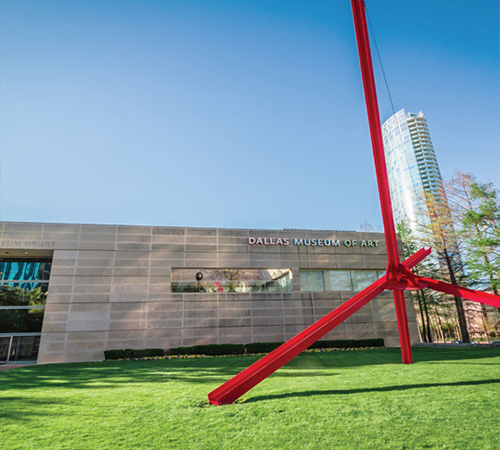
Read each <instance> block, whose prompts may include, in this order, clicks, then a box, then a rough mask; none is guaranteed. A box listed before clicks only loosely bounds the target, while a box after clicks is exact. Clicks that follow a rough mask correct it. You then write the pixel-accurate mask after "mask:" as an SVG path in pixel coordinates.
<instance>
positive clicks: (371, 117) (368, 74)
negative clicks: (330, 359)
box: [351, 0, 399, 278]
mask: <svg viewBox="0 0 500 450" xmlns="http://www.w3.org/2000/svg"><path fill="white" fill-rule="evenodd" d="M351 5H352V13H353V17H354V28H355V30H356V40H357V43H358V53H359V62H360V64H361V75H362V78H363V88H364V91H365V100H366V110H367V112H368V123H369V125H370V135H371V140H372V148H373V158H374V159H375V172H376V174H377V184H378V191H379V198H380V206H381V207H382V220H383V222H384V232H385V243H386V246H387V256H388V258H389V267H390V268H391V269H393V270H397V269H396V268H397V266H398V264H399V254H398V245H397V240H396V230H395V228H394V217H393V215H392V205H391V195H390V193H389V180H388V178H387V167H386V165H385V154H384V144H383V141H382V131H381V127H380V117H379V111H378V101H377V91H376V89H375V77H374V75H373V66H372V57H371V52H370V41H369V39H368V28H367V25H366V16H365V11H364V8H365V4H364V1H363V0H351ZM387 276H388V277H389V278H390V274H389V273H388V274H387Z"/></svg>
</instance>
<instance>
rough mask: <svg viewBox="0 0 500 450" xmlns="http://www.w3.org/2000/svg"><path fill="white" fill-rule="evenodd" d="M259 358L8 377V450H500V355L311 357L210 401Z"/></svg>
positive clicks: (45, 370)
mask: <svg viewBox="0 0 500 450" xmlns="http://www.w3.org/2000/svg"><path fill="white" fill-rule="evenodd" d="M256 359H257V357H230V358H213V359H190V360H170V361H169V360H161V361H119V362H118V361H117V362H104V363H85V364H57V365H41V366H31V367H25V368H21V369H14V370H8V371H4V372H0V448H1V449H2V450H8V449H51V450H57V449H71V450H78V449H92V450H103V449H134V450H136V449H148V450H150V449H165V448H179V449H236V450H240V449H259V450H262V449H300V450H304V449H337V448H338V449H351V448H352V449H377V450H378V449H417V448H418V449H420V448H439V449H442V448H448V449H449V448H453V449H460V450H463V449H473V450H480V449H494V450H498V449H499V448H500V434H499V429H500V349H478V348H464V349H427V348H425V349H424V348H415V349H414V359H415V361H416V362H415V363H414V364H412V365H402V364H400V363H399V362H400V354H399V349H380V350H358V351H346V352H330V353H309V354H302V355H300V356H299V357H297V358H296V359H295V360H293V361H292V362H291V363H290V364H288V365H287V366H286V367H284V368H282V369H280V370H279V371H278V372H276V373H275V374H274V375H272V376H271V377H270V378H268V379H267V380H265V381H264V382H262V383H261V384H260V385H258V386H257V387H255V388H254V389H253V390H251V391H249V392H248V393H247V394H246V395H244V397H243V401H241V402H240V403H238V404H234V405H227V406H220V407H217V406H208V403H207V397H206V395H207V393H208V392H210V391H211V390H213V389H214V388H216V387H217V386H218V385H219V384H221V383H222V382H224V381H226V380H227V379H228V378H229V377H230V376H231V375H233V374H236V373H237V372H238V371H240V370H241V369H243V368H245V367H247V366H248V365H249V364H250V363H252V362H254V361H255V360H256Z"/></svg>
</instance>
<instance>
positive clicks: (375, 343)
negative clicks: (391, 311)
mask: <svg viewBox="0 0 500 450" xmlns="http://www.w3.org/2000/svg"><path fill="white" fill-rule="evenodd" d="M383 346H384V340H383V339H379V338H374V339H337V340H334V341H317V342H315V343H314V344H312V345H311V346H310V347H309V348H360V347H383Z"/></svg>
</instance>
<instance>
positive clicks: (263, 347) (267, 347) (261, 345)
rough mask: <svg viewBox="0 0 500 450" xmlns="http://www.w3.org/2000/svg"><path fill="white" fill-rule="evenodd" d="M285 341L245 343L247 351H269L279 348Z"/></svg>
mask: <svg viewBox="0 0 500 450" xmlns="http://www.w3.org/2000/svg"><path fill="white" fill-rule="evenodd" d="M281 344H283V342H252V343H251V344H245V347H246V349H247V353H269V352H272V351H273V350H275V349H277V348H278V347H279V346H280V345H281Z"/></svg>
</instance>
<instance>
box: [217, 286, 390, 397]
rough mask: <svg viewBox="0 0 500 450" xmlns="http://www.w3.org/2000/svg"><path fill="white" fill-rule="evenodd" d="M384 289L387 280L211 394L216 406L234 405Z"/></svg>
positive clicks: (359, 295) (370, 288)
mask: <svg viewBox="0 0 500 450" xmlns="http://www.w3.org/2000/svg"><path fill="white" fill-rule="evenodd" d="M384 289H385V276H384V277H382V278H380V279H379V280H377V281H375V282H374V283H372V284H371V285H370V286H368V287H367V288H366V289H363V290H362V291H361V292H360V293H359V294H357V295H355V296H354V297H352V298H351V299H350V300H348V301H346V302H345V303H344V304H342V305H341V306H339V307H338V308H336V309H335V310H333V311H332V312H331V313H329V314H327V315H326V316H324V317H323V318H321V319H320V320H318V321H317V322H315V323H313V324H312V325H311V326H309V327H308V328H306V329H305V330H304V331H302V332H300V333H299V334H298V335H297V336H295V337H293V338H292V339H290V340H289V341H287V342H285V343H284V344H283V345H281V346H280V347H278V348H277V349H276V350H274V351H272V352H271V353H269V354H267V355H266V356H264V357H263V358H261V359H260V360H259V361H257V362H256V363H254V364H252V365H251V366H250V367H248V368H246V369H245V370H243V371H242V372H240V373H239V374H238V375H236V376H235V377H233V378H231V379H230V380H229V381H226V382H225V383H224V384H223V385H221V386H219V387H218V388H217V389H215V390H214V391H212V392H210V394H208V400H209V402H210V403H212V404H214V405H225V404H229V403H233V402H234V401H235V400H236V399H237V398H239V397H241V396H242V395H243V394H244V393H245V392H247V391H249V390H250V389H252V388H253V387H254V386H255V385H256V384H258V383H260V382H261V381H262V380H263V379H264V378H267V377H268V376H269V375H271V374H272V373H274V372H275V371H276V370H278V369H279V368H280V367H282V366H284V365H285V364H286V363H287V362H289V361H290V360H291V359H293V358H294V357H295V356H297V355H298V354H299V353H301V352H302V351H304V350H305V349H306V348H307V347H309V346H311V345H312V344H314V343H315V342H316V341H317V340H318V339H320V338H321V337H323V336H324V335H325V334H326V333H328V332H329V331H331V330H332V329H333V328H335V327H336V326H337V325H339V324H340V323H342V322H343V321H344V320H345V319H347V318H348V317H349V316H351V315H352V314H354V313H355V312H356V311H358V310H359V309H360V308H361V307H363V306H364V305H366V304H367V303H368V302H369V301H370V300H372V299H373V298H375V297H376V296H377V295H378V294H380V293H381V292H382V291H383V290H384Z"/></svg>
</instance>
